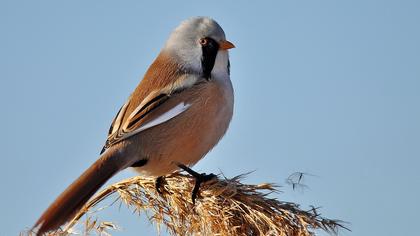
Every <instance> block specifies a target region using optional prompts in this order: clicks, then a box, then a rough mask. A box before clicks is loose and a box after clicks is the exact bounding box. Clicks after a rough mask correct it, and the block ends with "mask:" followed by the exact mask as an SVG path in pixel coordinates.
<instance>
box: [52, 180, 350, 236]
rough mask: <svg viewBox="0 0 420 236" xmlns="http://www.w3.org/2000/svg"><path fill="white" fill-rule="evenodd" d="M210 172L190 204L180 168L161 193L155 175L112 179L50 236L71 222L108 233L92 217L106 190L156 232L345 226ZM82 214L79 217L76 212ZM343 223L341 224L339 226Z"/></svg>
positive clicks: (297, 231) (302, 232) (310, 231)
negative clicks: (142, 216)
mask: <svg viewBox="0 0 420 236" xmlns="http://www.w3.org/2000/svg"><path fill="white" fill-rule="evenodd" d="M242 177H244V175H241V176H237V177H234V178H232V179H226V178H224V177H223V178H221V177H220V176H219V177H218V178H215V179H213V180H211V181H209V182H206V183H204V184H202V186H201V188H200V196H199V197H198V199H197V201H196V204H195V205H193V204H192V201H191V197H190V196H191V191H192V188H193V186H194V179H192V178H190V177H189V176H188V175H184V174H182V173H175V174H173V175H171V176H168V177H166V178H165V183H164V185H163V190H164V191H163V193H162V194H159V193H158V192H157V191H156V189H155V179H153V178H145V177H140V176H139V177H133V178H129V179H126V180H123V181H121V182H118V183H116V184H112V185H110V186H108V187H106V188H105V189H104V190H102V191H101V192H100V193H98V194H96V195H95V196H94V197H93V198H92V199H91V200H90V201H89V202H88V203H87V204H86V205H85V206H84V208H83V209H82V210H80V212H78V214H77V215H76V216H75V217H74V218H73V220H71V221H70V222H69V223H68V224H67V226H66V227H65V228H64V229H63V230H61V231H60V232H54V233H51V234H49V235H50V236H58V235H60V236H61V235H69V234H72V233H74V227H75V226H76V225H79V227H80V226H81V227H82V228H83V233H82V234H84V235H88V234H92V233H96V234H98V235H110V233H109V232H110V230H115V229H117V228H118V227H117V226H116V225H115V224H113V223H112V222H99V221H97V220H92V219H93V218H94V216H96V215H97V214H98V213H100V211H95V212H94V213H93V216H92V213H91V212H92V210H93V209H94V208H95V209H96V208H98V204H99V203H101V202H103V201H104V200H106V199H110V198H111V197H112V196H116V199H115V201H114V203H115V202H120V203H122V204H125V205H127V206H128V207H130V208H132V209H133V210H134V211H135V212H138V213H141V212H146V214H147V215H148V216H150V217H149V219H150V221H151V222H153V223H154V224H155V225H156V226H157V229H158V232H160V228H161V227H162V225H163V226H165V228H166V230H167V231H168V232H169V234H171V235H279V236H286V235H287V236H312V235H315V231H316V230H317V229H320V230H324V231H326V232H328V233H331V234H337V230H338V229H339V228H345V227H344V226H343V225H342V224H341V221H338V220H330V219H326V218H323V217H321V216H320V215H319V214H318V212H317V211H316V209H315V208H313V209H310V210H308V211H305V210H302V209H301V208H300V207H299V205H297V204H294V203H290V202H283V201H279V200H276V199H274V198H270V197H269V194H270V193H272V192H275V191H276V189H275V188H276V186H274V185H273V184H259V185H249V184H243V183H241V182H240V180H241V179H242ZM84 215H89V216H87V218H86V220H84V221H81V218H82V216H84ZM345 229H346V228H345Z"/></svg>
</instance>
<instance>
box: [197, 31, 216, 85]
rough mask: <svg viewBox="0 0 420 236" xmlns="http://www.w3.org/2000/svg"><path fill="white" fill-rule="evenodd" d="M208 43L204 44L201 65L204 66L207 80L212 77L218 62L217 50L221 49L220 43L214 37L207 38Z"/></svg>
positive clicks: (204, 74)
mask: <svg viewBox="0 0 420 236" xmlns="http://www.w3.org/2000/svg"><path fill="white" fill-rule="evenodd" d="M206 40H207V41H208V43H207V44H206V45H203V46H202V50H203V57H202V58H201V66H202V68H203V76H204V78H206V79H207V80H209V79H210V76H211V71H212V70H213V67H214V63H215V62H216V56H217V52H218V51H219V44H218V43H217V42H216V41H215V40H214V39H212V38H206Z"/></svg>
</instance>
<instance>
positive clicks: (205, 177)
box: [177, 163, 216, 204]
mask: <svg viewBox="0 0 420 236" xmlns="http://www.w3.org/2000/svg"><path fill="white" fill-rule="evenodd" d="M177 165H178V167H179V168H181V169H183V170H184V171H186V172H187V173H188V174H190V175H191V176H193V177H194V178H195V185H194V188H193V191H192V194H191V200H192V202H193V204H195V199H196V198H197V194H198V190H199V189H200V185H201V183H204V182H207V181H209V180H211V179H213V178H214V177H216V175H215V174H206V173H201V174H200V173H197V172H195V171H193V170H192V169H191V168H189V167H188V166H186V165H183V164H180V163H178V164H177Z"/></svg>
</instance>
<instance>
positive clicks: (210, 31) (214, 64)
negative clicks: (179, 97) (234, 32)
mask: <svg viewBox="0 0 420 236" xmlns="http://www.w3.org/2000/svg"><path fill="white" fill-rule="evenodd" d="M233 47H234V45H233V44H232V43H230V42H229V41H227V40H226V37H225V32H224V31H223V29H222V28H221V27H220V25H219V24H218V23H217V22H216V21H214V20H213V19H211V18H208V17H194V18H190V19H188V20H185V21H183V22H182V23H181V24H180V25H179V26H178V27H177V28H176V29H175V30H174V31H173V32H172V34H171V35H170V36H169V39H168V41H167V42H166V45H165V47H164V51H165V52H167V53H169V54H170V55H171V56H173V57H175V59H176V60H177V62H178V63H179V64H180V65H181V66H182V67H184V68H185V69H186V70H191V71H193V72H195V73H200V74H202V75H203V76H204V77H206V78H207V79H209V78H210V77H218V76H224V75H227V76H228V74H229V68H228V67H229V54H228V52H227V50H228V49H230V48H233Z"/></svg>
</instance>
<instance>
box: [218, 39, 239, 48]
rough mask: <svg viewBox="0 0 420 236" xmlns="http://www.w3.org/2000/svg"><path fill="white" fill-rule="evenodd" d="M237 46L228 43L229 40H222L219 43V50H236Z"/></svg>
mask: <svg viewBox="0 0 420 236" xmlns="http://www.w3.org/2000/svg"><path fill="white" fill-rule="evenodd" d="M234 47H235V45H233V43H231V42H229V41H227V40H222V41H220V42H219V49H220V50H228V49H231V48H234Z"/></svg>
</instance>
